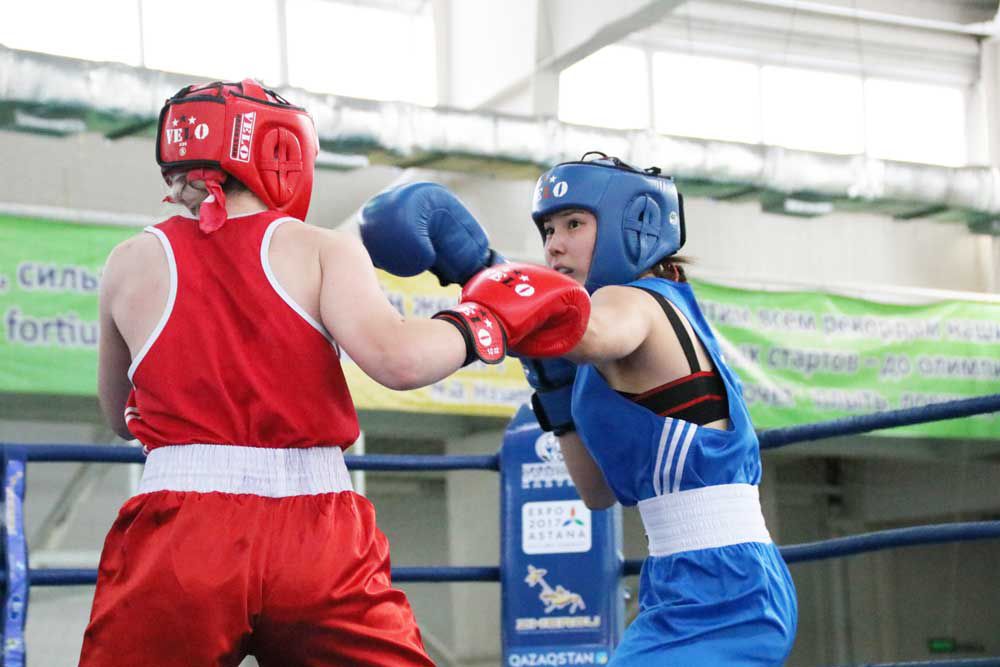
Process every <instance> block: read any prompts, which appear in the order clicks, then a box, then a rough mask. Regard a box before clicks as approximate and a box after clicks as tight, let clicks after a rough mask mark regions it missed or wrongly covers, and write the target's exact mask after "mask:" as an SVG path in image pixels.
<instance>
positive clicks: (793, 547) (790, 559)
mask: <svg viewBox="0 0 1000 667" xmlns="http://www.w3.org/2000/svg"><path fill="white" fill-rule="evenodd" d="M998 538H1000V521H973V522H964V523H946V524H937V525H930V526H913V527H910V528H895V529H892V530H881V531H878V532H874V533H863V534H861V535H852V536H850V537H838V538H834V539H832V540H824V541H821V542H806V543H804V544H790V545H788V546H784V547H780V549H779V550H780V551H781V555H782V557H783V558H784V559H785V562H787V563H801V562H806V561H811V560H821V559H825V558H841V557H843V556H850V555H853V554H859V553H864V552H867V551H879V550H881V549H888V548H892V547H905V546H913V545H917V544H939V543H942V542H965V541H972V540H989V539H998ZM642 562H643V561H641V560H628V561H625V563H624V574H625V575H634V574H639V571H640V570H641V569H642ZM28 579H29V581H30V582H31V585H32V586H81V585H91V584H94V583H95V582H96V581H97V570H96V569H55V568H44V569H35V570H30V571H29V574H28ZM392 579H393V581H399V582H432V581H436V582H447V581H451V582H456V581H466V582H472V581H499V580H500V568H499V567H498V566H486V565H484V566H467V567H456V566H421V567H394V568H393V569H392ZM998 667H1000V666H998Z"/></svg>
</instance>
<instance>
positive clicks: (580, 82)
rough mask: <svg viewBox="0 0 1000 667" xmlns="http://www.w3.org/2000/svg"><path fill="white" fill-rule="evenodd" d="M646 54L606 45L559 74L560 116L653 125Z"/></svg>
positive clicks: (583, 120)
mask: <svg viewBox="0 0 1000 667" xmlns="http://www.w3.org/2000/svg"><path fill="white" fill-rule="evenodd" d="M647 71H648V70H647V64H646V54H645V52H643V51H641V50H640V49H635V48H630V47H625V46H606V47H604V48H603V49H601V50H600V51H597V52H596V53H593V54H591V55H590V56H588V57H586V58H584V59H583V60H581V61H579V62H577V63H574V64H573V65H571V66H570V67H567V68H566V69H565V70H563V71H562V72H561V73H560V74H559V120H561V121H564V122H567V123H579V124H581V125H597V126H600V127H609V128H616V129H631V128H644V127H649V80H648V78H647Z"/></svg>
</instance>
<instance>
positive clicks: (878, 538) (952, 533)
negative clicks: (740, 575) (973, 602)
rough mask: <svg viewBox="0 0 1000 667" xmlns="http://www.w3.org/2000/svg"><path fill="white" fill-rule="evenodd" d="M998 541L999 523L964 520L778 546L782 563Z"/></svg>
mask: <svg viewBox="0 0 1000 667" xmlns="http://www.w3.org/2000/svg"><path fill="white" fill-rule="evenodd" d="M998 538H1000V521H967V522H964V523H942V524H934V525H929V526H912V527H909V528H893V529H891V530H880V531H877V532H874V533H862V534H860V535H851V536H849V537H836V538H834V539H832V540H823V541H820V542H805V543H803V544H789V545H788V546H784V547H779V551H780V552H781V556H782V558H784V559H785V562H786V563H802V562H806V561H811V560H822V559H825V558H842V557H844V556H851V555H853V554H859V553H865V552H867V551H879V550H881V549H888V548H892V547H908V546H913V545H916V544H939V543H942V542H965V541H972V540H990V539H998ZM641 569H642V561H641V560H627V561H625V574H626V575H633V574H639V572H640V570H641Z"/></svg>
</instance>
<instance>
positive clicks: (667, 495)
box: [525, 154, 797, 667]
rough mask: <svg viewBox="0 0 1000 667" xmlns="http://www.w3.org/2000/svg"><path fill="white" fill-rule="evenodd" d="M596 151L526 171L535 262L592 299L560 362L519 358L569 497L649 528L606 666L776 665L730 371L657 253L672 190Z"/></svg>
mask: <svg viewBox="0 0 1000 667" xmlns="http://www.w3.org/2000/svg"><path fill="white" fill-rule="evenodd" d="M599 155H600V157H599V159H596V160H592V161H580V162H569V163H564V164H560V165H557V166H556V167H554V168H553V169H551V170H550V171H548V172H546V173H545V174H543V175H542V177H541V178H540V179H539V181H538V186H537V188H536V192H535V200H534V207H533V210H532V217H533V218H534V221H535V224H536V225H537V226H538V228H539V230H540V232H541V234H542V238H543V240H544V243H545V258H546V262H547V263H548V265H549V266H550V267H552V268H554V269H556V270H557V271H560V272H561V273H564V274H567V275H569V276H571V277H574V278H576V279H577V280H578V281H579V282H582V283H583V284H584V285H585V286H586V288H587V290H588V291H589V292H590V293H591V298H592V310H591V317H590V321H589V323H588V326H587V332H586V333H585V334H584V337H583V339H582V340H581V342H580V343H579V344H578V345H577V346H576V347H575V348H574V349H573V350H572V351H571V352H570V353H569V355H568V357H567V359H568V360H567V359H563V360H537V361H526V363H525V365H526V367H527V368H528V370H529V380H530V381H531V383H532V385H533V386H535V388H536V390H537V391H536V394H535V397H534V399H533V403H534V406H535V410H536V413H537V414H539V415H540V422H541V423H542V424H543V425H544V426H545V427H546V428H549V429H552V430H554V431H555V432H556V434H557V435H558V436H559V442H560V445H561V448H562V451H563V456H564V458H565V460H566V464H567V466H568V467H569V470H570V474H571V475H572V477H573V480H574V482H575V483H576V486H577V488H578V490H579V492H580V495H581V497H582V498H583V500H584V502H586V503H587V505H588V506H590V507H591V508H594V509H600V508H604V507H608V506H610V505H612V504H613V503H614V502H615V501H618V502H621V503H622V504H623V505H627V506H632V505H637V506H638V507H639V513H640V515H641V517H642V521H643V524H644V526H645V528H646V534H647V536H648V538H649V558H648V559H647V560H646V561H645V563H644V564H643V568H642V573H641V578H640V582H639V609H640V611H639V615H638V617H637V618H636V619H635V620H634V621H633V622H632V624H631V625H630V626H629V627H628V629H627V631H626V633H625V636H624V638H623V640H622V643H621V644H620V645H619V647H618V648H617V650H616V651H615V653H614V655H613V657H612V660H611V663H610V664H611V665H612V666H615V667H624V666H626V665H628V666H629V667H631V666H643V667H644V666H646V665H649V666H652V665H656V666H658V667H659V666H664V665H683V666H687V665H698V666H701V665H713V666H714V665H741V666H743V665H754V666H760V667H763V666H765V665H781V664H783V662H784V660H785V658H786V657H787V656H788V653H789V651H790V650H791V648H792V643H793V641H794V638H795V628H796V619H797V604H796V598H795V587H794V584H793V583H792V579H791V577H790V575H789V573H788V569H787V568H786V566H785V563H784V561H783V560H782V558H781V555H780V554H779V553H778V550H777V548H776V547H775V546H774V544H773V543H772V542H771V538H770V536H769V534H768V531H767V527H766V526H765V524H764V517H763V515H762V513H761V509H760V501H759V497H758V492H757V485H758V484H759V483H760V477H761V463H760V449H759V444H758V442H757V436H756V434H755V432H754V429H753V424H752V423H751V421H750V415H749V414H748V412H747V408H746V404H745V403H744V402H743V397H742V389H741V386H740V382H739V379H738V378H737V377H736V375H735V374H734V373H733V372H732V370H730V368H729V367H728V366H727V365H726V363H725V361H724V359H723V357H722V353H721V351H720V349H719V345H718V342H717V341H716V340H715V337H714V335H713V333H712V330H711V329H710V327H709V326H708V323H707V322H706V321H705V318H704V316H703V315H702V313H701V311H700V309H699V308H698V304H697V302H696V301H695V298H694V293H693V292H692V290H691V287H690V285H688V284H687V282H686V280H685V278H684V271H683V268H682V267H681V266H680V263H679V260H676V259H674V258H673V256H674V254H675V253H676V252H677V251H678V250H679V249H680V247H681V246H682V245H683V243H684V212H683V206H682V200H681V197H680V195H679V194H678V193H677V189H676V187H675V185H674V183H673V180H672V179H670V178H667V177H664V176H661V175H659V172H658V170H655V169H651V170H645V171H640V170H636V169H634V168H632V167H630V166H628V165H626V164H624V163H622V162H621V161H620V160H617V159H615V158H608V157H606V156H604V155H603V154H599ZM584 157H585V158H586V157H587V156H584ZM569 360H571V361H572V362H575V363H576V364H578V367H576V369H575V371H576V372H575V374H574V366H573V363H571V362H570V361H569Z"/></svg>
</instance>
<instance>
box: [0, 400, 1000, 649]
mask: <svg viewBox="0 0 1000 667" xmlns="http://www.w3.org/2000/svg"><path fill="white" fill-rule="evenodd" d="M998 411H1000V394H992V395H988V396H980V397H976V398H970V399H963V400H958V401H949V402H946V403H937V404H932V405H928V406H923V407H920V408H909V409H903V410H891V411H886V412H878V413H873V414H867V415H858V416H852V417H845V418H842V419H835V420H830V421H825V422H818V423H813V424H805V425H801V426H791V427H787V428H775V429H767V430H762V431H760V432H759V433H758V436H759V438H760V443H761V449H774V448H778V447H783V446H785V445H789V444H792V443H797V442H808V441H813V440H819V439H823V438H830V437H834V436H842V435H851V434H858V433H866V432H868V431H872V430H877V429H883V428H892V427H897V426H905V425H910V424H918V423H924V422H932V421H940V420H945V419H955V418H959V417H968V416H972V415H977V414H985V413H991V412H998ZM0 452H2V454H3V461H4V470H5V496H4V497H5V505H6V507H5V514H6V522H5V523H6V526H5V528H6V535H5V538H6V539H5V541H4V546H5V547H6V553H5V556H6V568H5V569H4V570H3V571H2V573H0V576H2V578H3V581H4V582H5V584H6V593H5V607H6V621H7V630H8V632H9V631H10V629H11V625H10V624H11V623H12V622H13V623H19V624H20V628H19V629H20V630H21V631H22V632H23V623H24V614H23V611H24V607H25V604H26V601H27V592H28V588H29V587H30V586H74V585H92V584H94V583H96V581H97V570H96V569H60V568H42V569H29V568H27V557H28V549H27V544H26V538H25V536H24V531H23V499H24V470H25V466H26V464H27V463H28V462H50V463H51V462H63V463H65V462H74V463H81V462H87V463H142V462H143V461H144V459H145V456H144V454H143V453H142V451H141V450H140V449H139V448H136V447H122V446H114V445H96V446H95V445H63V444H47V445H24V444H17V443H0ZM344 458H345V460H346V462H347V466H348V468H350V469H352V470H376V471H394V472H399V471H429V470H437V471H440V470H489V471H494V472H499V471H500V455H499V454H497V455H485V456H430V455H419V456H418V455H377V454H368V455H364V456H352V455H348V456H345V457H344ZM12 505H13V507H12ZM997 538H1000V521H981V522H964V523H952V524H938V525H929V526H914V527H910V528H901V529H893V530H883V531H878V532H873V533H865V534H860V535H853V536H848V537H841V538H835V539H831V540H823V541H818V542H809V543H804V544H793V545H786V546H784V547H780V551H781V555H782V557H783V558H784V559H785V560H786V562H789V563H795V562H805V561H812V560H820V559H827V558H839V557H843V556H849V555H853V554H858V553H864V552H868V551H876V550H881V549H886V548H892V547H902V546H911V545H916V544H935V543H941V542H955V541H969V540H985V539H997ZM641 564H642V561H639V560H630V561H626V562H625V563H623V574H625V575H633V574H637V573H638V572H639V570H640V568H641ZM502 568H503V563H502V562H501V563H500V565H499V566H421V567H393V569H392V578H393V580H394V581H398V582H498V581H500V577H501V569H502ZM18 636H19V637H23V634H18ZM8 646H9V645H8ZM6 653H7V652H5V656H4V663H3V664H4V666H5V667H6V666H7V665H8V664H10V665H21V664H23V662H17V661H16V660H15V661H14V662H9V661H8V659H7V655H6ZM23 655H24V654H23V647H22V648H21V652H20V656H21V659H22V660H23ZM885 665H886V667H888V666H889V665H891V667H908V666H911V665H912V666H917V665H919V666H921V667H937V666H939V665H940V666H948V667H1000V658H985V659H972V660H967V659H966V660H945V661H932V662H908V663H885ZM865 667H880V666H878V665H875V664H870V665H867V666H865Z"/></svg>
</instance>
